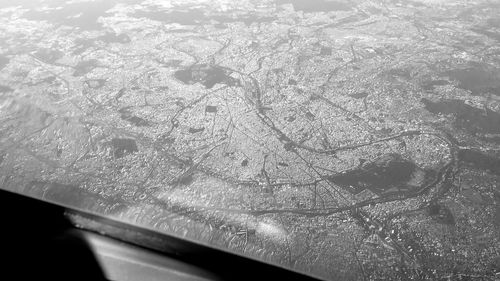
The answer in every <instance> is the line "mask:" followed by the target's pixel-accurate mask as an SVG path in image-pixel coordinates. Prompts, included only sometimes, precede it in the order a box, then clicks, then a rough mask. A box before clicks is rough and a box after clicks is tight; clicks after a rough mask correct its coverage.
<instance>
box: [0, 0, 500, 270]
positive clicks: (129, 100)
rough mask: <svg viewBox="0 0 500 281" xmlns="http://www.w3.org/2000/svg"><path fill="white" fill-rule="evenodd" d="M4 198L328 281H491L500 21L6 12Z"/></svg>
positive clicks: (475, 12) (79, 7) (82, 6)
mask: <svg viewBox="0 0 500 281" xmlns="http://www.w3.org/2000/svg"><path fill="white" fill-rule="evenodd" d="M0 187H1V188H2V189H6V190H11V191H14V192H18V193H22V194H25V195H28V196H32V197H35V198H40V199H42V200H48V201H51V202H55V203H58V204H63V205H66V206H70V207H73V208H78V209H82V210H86V211H89V212H93V213H97V214H101V215H104V216H107V217H111V218H115V219H118V220H122V221H125V222H130V223H133V224H135V225H139V226H142V227H145V228H150V229H154V230H157V231H160V232H164V233H166V234H170V235H175V236H178V237H183V238H186V239H190V240H192V241H196V242H198V243H202V244H206V245H209V246H212V247H216V248H220V249H223V250H227V251H231V252H234V253H237V254H240V255H244V256H247V257H250V258H254V259H258V260H262V261H265V262H269V263H272V264H276V265H279V266H283V267H285V268H289V269H291V270H296V271H300V272H303V273H306V274H310V275H312V276H316V277H318V278H320V279H324V280H500V1H494V0H491V1H487V0H477V1H466V0H411V1H401V0H374V1H364V0H355V1H342V0H335V1H327V0H256V1H244V0H238V1H230V0H220V1H214V0H189V1H180V0H179V1H175V0H171V1H170V0H169V1H166V0H165V1H140V0H110V1H101V0H96V1H90V0H89V1H87V0H83V1H62V0H49V1H43V0H37V1H0Z"/></svg>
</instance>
